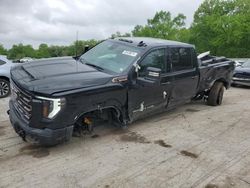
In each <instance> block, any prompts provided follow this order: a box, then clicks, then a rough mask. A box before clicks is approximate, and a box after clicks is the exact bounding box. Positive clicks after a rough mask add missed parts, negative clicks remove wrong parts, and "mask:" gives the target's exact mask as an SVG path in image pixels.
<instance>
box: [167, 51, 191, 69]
mask: <svg viewBox="0 0 250 188" xmlns="http://www.w3.org/2000/svg"><path fill="white" fill-rule="evenodd" d="M170 56H171V62H172V71H181V70H187V69H192V68H193V67H194V65H193V61H192V49H191V48H172V49H171V50H170Z"/></svg>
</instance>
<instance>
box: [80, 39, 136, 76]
mask: <svg viewBox="0 0 250 188" xmlns="http://www.w3.org/2000/svg"><path fill="white" fill-rule="evenodd" d="M139 53H140V49H138V48H136V47H133V46H127V45H125V44H121V43H116V42H112V41H104V42H102V43H100V44H98V45H97V46H95V47H94V48H92V49H91V50H89V51H87V52H86V53H85V54H83V55H82V56H81V57H80V59H79V60H80V62H82V63H85V64H87V65H92V66H93V67H96V68H99V69H103V70H108V71H111V72H114V73H121V72H123V71H124V70H126V69H127V68H128V67H129V65H130V64H131V63H132V62H133V61H135V59H136V58H137V56H138V54H139Z"/></svg>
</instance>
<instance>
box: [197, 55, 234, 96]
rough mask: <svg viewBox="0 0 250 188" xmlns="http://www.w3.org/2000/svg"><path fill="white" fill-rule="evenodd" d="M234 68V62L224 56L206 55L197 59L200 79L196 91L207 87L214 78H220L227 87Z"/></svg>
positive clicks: (211, 83)
mask: <svg viewBox="0 0 250 188" xmlns="http://www.w3.org/2000/svg"><path fill="white" fill-rule="evenodd" d="M234 68H235V62H234V61H232V60H229V59H227V58H225V57H215V56H210V55H208V56H205V57H203V58H201V59H199V69H200V80H199V86H198V92H197V93H200V92H202V91H205V90H207V89H209V88H210V87H211V86H212V85H213V82H214V81H215V80H221V81H222V82H224V83H225V86H226V88H228V87H229V86H230V83H231V79H232V75H233V71H232V70H234Z"/></svg>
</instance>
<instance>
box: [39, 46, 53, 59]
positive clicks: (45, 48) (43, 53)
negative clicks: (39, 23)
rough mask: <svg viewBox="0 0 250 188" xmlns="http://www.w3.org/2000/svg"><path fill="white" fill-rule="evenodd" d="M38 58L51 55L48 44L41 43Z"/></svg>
mask: <svg viewBox="0 0 250 188" xmlns="http://www.w3.org/2000/svg"><path fill="white" fill-rule="evenodd" d="M36 54H37V55H36V57H37V58H46V57H50V52H49V47H48V45H47V44H40V45H39V48H38V50H37V53H36Z"/></svg>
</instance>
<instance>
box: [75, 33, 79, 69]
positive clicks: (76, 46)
mask: <svg viewBox="0 0 250 188" xmlns="http://www.w3.org/2000/svg"><path fill="white" fill-rule="evenodd" d="M77 48H78V31H76V45H75V53H76V54H75V58H76V60H77ZM78 63H79V62H77V61H76V71H77V72H78Z"/></svg>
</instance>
